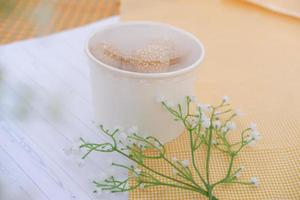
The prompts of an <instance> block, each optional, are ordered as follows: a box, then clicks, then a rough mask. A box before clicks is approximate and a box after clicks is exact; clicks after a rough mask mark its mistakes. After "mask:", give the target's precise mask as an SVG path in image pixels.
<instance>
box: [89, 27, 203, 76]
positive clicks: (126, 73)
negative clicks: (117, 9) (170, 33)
mask: <svg viewBox="0 0 300 200" xmlns="http://www.w3.org/2000/svg"><path fill="white" fill-rule="evenodd" d="M128 25H159V26H165V27H166V28H169V29H172V30H174V31H177V32H180V33H181V34H184V35H186V36H187V37H190V38H191V39H192V40H193V41H195V42H196V43H197V45H198V46H199V47H200V49H201V52H202V54H201V55H200V57H199V58H198V59H197V60H196V61H195V62H193V63H192V64H191V65H189V66H187V67H184V68H182V69H178V70H175V71H170V72H158V73H143V72H133V71H126V70H123V69H119V68H116V67H114V66H112V65H109V64H106V63H104V62H102V61H101V60H99V59H97V58H96V57H95V56H94V55H93V54H92V53H91V51H90V48H89V43H90V41H91V39H92V38H93V37H94V36H95V35H96V34H97V33H99V32H102V31H105V30H109V29H112V28H115V27H121V26H128ZM84 48H85V53H86V54H87V55H88V57H89V58H90V59H92V60H93V61H94V62H96V63H97V64H99V65H100V66H99V67H104V68H105V69H107V70H109V71H112V72H115V73H119V74H121V75H124V76H128V77H132V78H144V79H157V78H168V77H174V76H179V75H183V74H186V73H188V72H190V71H193V70H195V69H197V68H199V67H200V64H201V63H202V61H203V59H204V55H205V50H204V46H203V44H202V42H201V41H200V40H199V39H198V38H197V37H196V36H195V35H193V34H192V33H190V32H187V31H185V30H183V29H180V28H177V27H175V26H172V25H170V24H166V23H161V22H154V21H129V22H118V23H116V24H111V25H107V26H105V27H102V28H101V29H98V30H95V31H93V32H92V33H91V35H90V36H89V37H88V38H87V40H86V41H85V45H84Z"/></svg>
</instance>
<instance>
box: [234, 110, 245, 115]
mask: <svg viewBox="0 0 300 200" xmlns="http://www.w3.org/2000/svg"><path fill="white" fill-rule="evenodd" d="M234 113H235V115H236V116H237V117H241V116H243V115H244V113H243V112H242V111H241V110H240V109H236V110H235V111H234Z"/></svg>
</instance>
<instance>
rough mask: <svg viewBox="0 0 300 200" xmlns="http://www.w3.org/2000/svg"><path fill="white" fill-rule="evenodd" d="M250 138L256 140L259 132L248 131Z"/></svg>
mask: <svg viewBox="0 0 300 200" xmlns="http://www.w3.org/2000/svg"><path fill="white" fill-rule="evenodd" d="M250 138H251V140H254V141H257V140H258V139H259V138H260V133H259V132H258V131H252V132H251V133H250Z"/></svg>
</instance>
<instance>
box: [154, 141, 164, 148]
mask: <svg viewBox="0 0 300 200" xmlns="http://www.w3.org/2000/svg"><path fill="white" fill-rule="evenodd" d="M154 146H155V147H156V148H158V149H161V148H162V145H161V144H160V143H159V142H155V143H154Z"/></svg>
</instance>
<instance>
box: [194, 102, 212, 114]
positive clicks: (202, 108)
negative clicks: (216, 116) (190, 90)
mask: <svg viewBox="0 0 300 200" xmlns="http://www.w3.org/2000/svg"><path fill="white" fill-rule="evenodd" d="M197 107H198V109H200V110H201V111H204V112H207V111H209V108H210V106H209V105H207V104H202V103H199V104H198V105H197Z"/></svg>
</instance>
